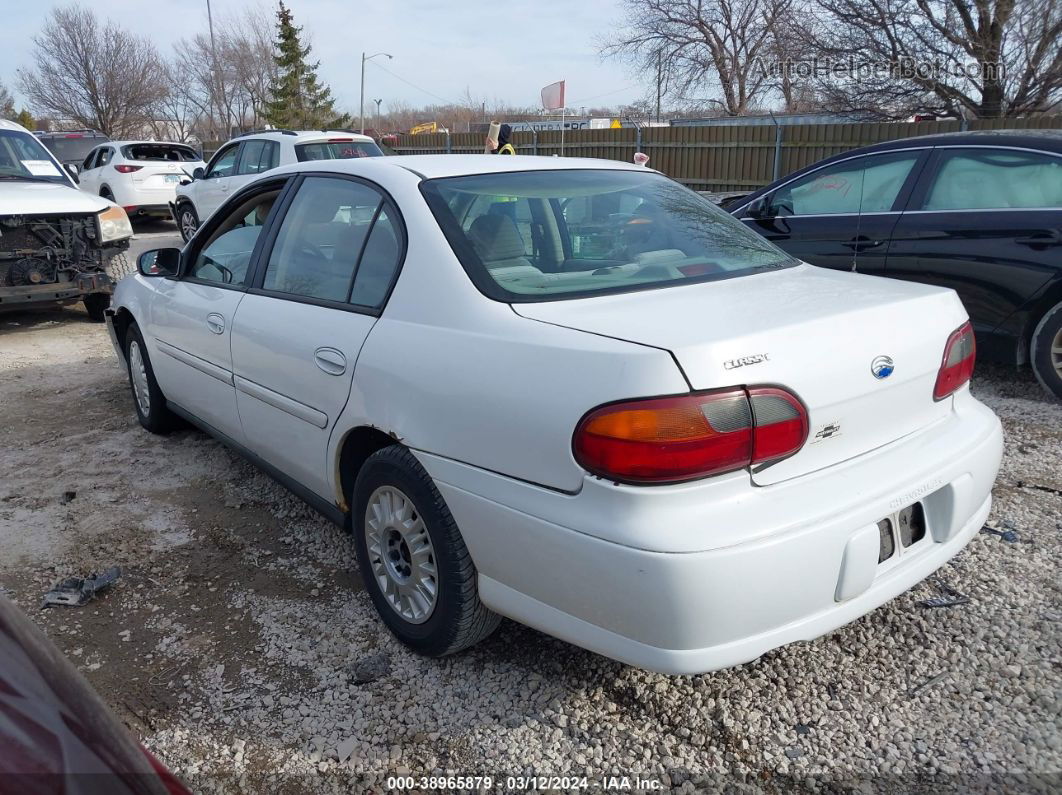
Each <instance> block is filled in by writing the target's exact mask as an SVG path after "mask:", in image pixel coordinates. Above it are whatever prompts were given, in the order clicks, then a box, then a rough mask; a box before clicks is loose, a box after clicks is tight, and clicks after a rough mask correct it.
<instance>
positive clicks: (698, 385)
mask: <svg viewBox="0 0 1062 795" xmlns="http://www.w3.org/2000/svg"><path fill="white" fill-rule="evenodd" d="M109 313H110V317H109V320H110V327H111V329H112V331H113V335H114V341H115V345H116V349H117V351H118V353H119V356H120V357H121V358H122V360H123V362H124V364H125V365H126V366H127V368H128V372H129V380H130V384H131V387H132V393H133V397H134V401H133V402H134V406H135V408H136V412H137V415H138V416H139V418H140V422H141V423H142V424H143V426H144V427H145V428H147V429H148V430H150V431H154V432H164V431H167V430H169V429H170V428H172V427H174V424H175V422H176V421H177V420H178V419H183V420H186V421H189V422H192V423H194V424H195V425H198V426H199V427H200V428H202V429H204V430H206V431H207V432H209V433H211V434H213V435H215V436H216V437H218V438H219V439H221V440H223V441H224V442H226V443H227V444H229V445H230V446H232V447H233V448H235V449H236V450H238V451H240V452H241V453H243V454H244V455H245V456H247V457H248V458H249V459H250V460H251V461H253V462H254V463H256V464H257V465H258V466H260V467H261V468H263V469H264V470H266V471H267V472H268V473H270V474H271V475H272V476H274V477H275V478H277V479H278V480H279V481H280V482H282V483H284V484H285V485H287V486H288V487H289V488H291V490H292V491H294V492H295V493H297V494H298V495H299V496H301V497H302V498H303V499H305V500H306V501H307V502H309V503H310V504H311V505H313V506H315V507H317V508H318V509H319V510H320V511H322V512H323V513H325V514H326V515H328V516H330V517H331V518H332V519H334V520H335V521H336V522H338V523H341V524H344V525H347V526H349V527H351V528H352V530H353V540H354V544H355V545H356V548H357V554H358V560H359V562H360V568H361V574H362V577H363V578H364V580H365V583H366V586H367V588H368V591H369V593H370V594H371V597H372V600H373V602H374V603H375V606H376V608H377V610H378V611H379V614H380V617H381V618H382V620H383V621H384V622H385V623H386V624H387V626H388V627H389V628H390V629H391V631H392V632H394V634H395V635H396V636H397V637H398V638H400V639H401V640H402V641H403V642H405V643H406V644H408V645H409V646H410V647H412V648H413V649H414V650H416V651H418V652H421V653H423V654H428V655H436V656H437V655H444V654H449V653H452V652H456V651H459V650H461V649H464V648H466V647H468V646H470V645H471V644H473V643H476V642H477V641H479V640H481V639H483V638H484V637H486V636H487V635H489V634H490V633H491V632H492V631H493V630H494V628H495V627H496V626H497V624H498V621H499V617H500V616H503V615H504V616H508V617H510V618H513V619H515V620H517V621H520V622H523V623H525V624H528V625H530V626H533V627H536V628H538V629H540V630H542V631H544V632H547V633H550V634H552V635H555V636H556V637H559V638H562V639H564V640H567V641H569V642H571V643H574V644H577V645H579V646H583V647H585V648H587V649H592V650H594V651H596V652H599V653H601V654H604V655H607V656H609V657H613V658H616V659H618V660H622V661H625V662H628V663H631V664H634V665H638V666H643V667H646V668H651V669H655V670H658V671H664V672H670V673H693V672H701V671H708V670H712V669H717V668H721V667H725V666H730V665H735V664H738V663H742V662H745V661H748V660H752V659H754V658H756V657H757V656H759V655H761V654H763V653H764V652H766V651H768V650H769V649H772V648H775V647H777V646H779V645H782V644H786V643H790V642H792V641H797V640H804V639H811V638H815V637H817V636H819V635H822V634H823V633H826V632H829V631H830V630H833V629H835V628H836V627H839V626H841V625H843V624H845V623H846V622H849V621H852V620H853V619H855V618H857V617H859V616H861V615H863V614H865V613H867V612H868V611H870V610H872V609H873V608H875V607H877V606H878V605H880V604H882V603H883V602H885V601H886V600H888V599H890V598H892V597H894V596H896V595H897V594H899V593H901V592H903V591H904V590H906V589H908V588H910V587H911V586H912V585H914V584H915V583H917V582H919V581H920V580H922V579H923V578H925V577H926V576H927V575H929V574H930V573H931V572H933V571H935V570H936V569H937V568H939V567H940V566H941V565H942V564H943V563H944V562H945V561H947V560H948V559H949V558H951V557H952V556H953V555H955V554H956V553H957V552H959V551H960V550H961V549H962V548H963V546H964V545H965V544H966V543H967V542H968V541H969V540H970V538H972V537H973V536H974V534H976V533H977V531H978V529H979V528H980V527H981V526H982V525H983V524H984V521H985V518H986V517H987V516H988V512H989V508H990V505H991V496H990V494H991V488H992V483H993V481H994V479H995V476H996V472H997V470H998V468H999V463H1000V456H1001V452H1002V436H1001V431H1000V424H999V421H998V419H997V418H996V416H995V415H994V414H993V413H992V412H991V411H990V410H989V409H987V408H986V407H985V406H983V405H982V404H981V403H979V402H978V401H977V400H976V399H974V397H973V396H972V395H971V394H970V390H969V387H968V382H969V380H970V377H971V374H972V371H973V364H974V343H973V334H972V332H971V330H970V325H969V323H968V321H967V317H966V313H965V312H964V310H963V307H962V304H961V303H960V302H959V300H958V298H957V297H956V296H955V294H954V293H953V292H951V291H950V290H943V289H939V288H934V287H929V286H925V285H921V284H914V283H909V282H902V281H896V280H886V279H879V278H874V277H868V276H862V275H859V274H854V273H844V272H836V271H831V270H823V269H819V268H815V267H812V266H809V265H806V264H804V263H801V262H799V261H796V260H794V259H792V258H791V257H789V256H788V255H786V254H785V253H783V252H782V251H780V250H779V249H777V248H775V247H774V246H773V245H771V244H770V243H768V242H766V241H765V240H764V239H762V238H761V237H759V236H757V235H755V234H754V233H752V232H750V231H749V230H747V229H745V228H744V227H743V226H742V225H741V223H740V222H738V221H735V220H734V219H732V218H731V217H730V216H729V215H727V214H726V213H725V212H722V211H721V210H719V209H717V208H715V207H714V206H712V205H711V204H710V203H709V202H707V201H706V200H704V199H702V198H701V197H699V196H697V195H696V194H695V193H692V192H690V191H689V190H687V189H686V188H684V187H682V186H681V185H679V184H677V183H675V182H673V181H671V180H669V179H667V178H665V177H663V176H661V175H660V174H658V173H655V172H653V171H650V170H647V169H644V168H636V167H633V166H628V165H625V164H622V163H615V162H605V161H591V160H579V159H563V160H560V159H553V158H532V157H519V156H517V157H506V158H500V157H499V158H492V157H486V156H476V155H470V156H458V155H449V156H447V155H442V156H416V157H402V158H366V159H363V160H346V161H329V162H306V163H299V164H295V165H291V166H286V167H281V168H278V169H275V170H273V171H271V172H269V173H268V174H267V175H264V176H263V177H262V178H260V179H259V180H257V181H255V182H253V183H252V184H251V185H249V186H247V187H245V188H243V189H242V190H240V191H239V192H237V193H236V194H235V195H234V196H232V197H230V198H229V199H228V201H226V202H225V204H224V205H222V206H221V207H220V208H219V210H218V211H217V212H216V213H214V214H213V215H212V216H211V218H210V219H209V221H207V222H206V223H205V224H203V226H202V227H201V228H200V229H199V230H198V232H197V233H196V235H195V236H194V238H193V239H192V240H191V242H190V243H189V244H188V245H187V246H185V248H184V249H183V250H177V249H162V250H158V251H153V252H148V253H147V254H145V255H143V256H142V258H141V260H140V263H139V274H138V275H136V276H134V277H132V278H129V279H126V280H124V281H123V282H121V283H120V284H119V285H118V288H117V291H116V294H115V296H114V304H113V307H112V308H111V309H110V310H109Z"/></svg>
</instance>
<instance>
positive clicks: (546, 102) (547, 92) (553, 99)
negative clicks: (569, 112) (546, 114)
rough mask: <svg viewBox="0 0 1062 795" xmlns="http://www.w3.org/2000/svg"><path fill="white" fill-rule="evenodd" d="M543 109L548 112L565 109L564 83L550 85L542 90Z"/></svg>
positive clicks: (561, 81) (560, 81)
mask: <svg viewBox="0 0 1062 795" xmlns="http://www.w3.org/2000/svg"><path fill="white" fill-rule="evenodd" d="M542 107H543V108H545V109H546V110H560V109H561V108H563V107H564V81H563V80H559V81H557V82H556V83H550V84H549V85H548V86H546V87H545V88H543V89H542Z"/></svg>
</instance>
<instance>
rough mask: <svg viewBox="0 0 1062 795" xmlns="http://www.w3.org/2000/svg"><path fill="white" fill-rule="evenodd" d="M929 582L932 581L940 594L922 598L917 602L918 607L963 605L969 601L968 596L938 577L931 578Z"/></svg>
mask: <svg viewBox="0 0 1062 795" xmlns="http://www.w3.org/2000/svg"><path fill="white" fill-rule="evenodd" d="M930 582H932V583H933V584H934V585H935V586H936V587H937V590H938V591H940V596H933V597H930V598H929V599H923V600H922V601H920V602H918V606H919V607H924V608H932V607H956V606H957V605H964V604H966V603H968V602H969V601H970V597H969V596H966V595H965V594H961V593H959V592H958V591H956V590H955V589H954V588H952V587H951V586H950V585H948V584H947V583H945V582H943V581H941V580H939V579H936V578H933V579H931V580H930Z"/></svg>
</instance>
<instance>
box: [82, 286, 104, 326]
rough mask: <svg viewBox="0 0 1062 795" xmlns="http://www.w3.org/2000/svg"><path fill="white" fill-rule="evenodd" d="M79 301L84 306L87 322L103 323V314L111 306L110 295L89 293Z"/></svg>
mask: <svg viewBox="0 0 1062 795" xmlns="http://www.w3.org/2000/svg"><path fill="white" fill-rule="evenodd" d="M81 301H82V303H84V304H85V311H86V312H88V316H89V320H91V321H92V322H93V323H102V322H103V321H104V314H103V312H104V310H106V309H107V307H109V306H110V305H111V295H110V293H89V294H88V295H86V296H85V297H84V298H83V299H81Z"/></svg>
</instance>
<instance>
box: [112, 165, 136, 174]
mask: <svg viewBox="0 0 1062 795" xmlns="http://www.w3.org/2000/svg"><path fill="white" fill-rule="evenodd" d="M142 168H143V166H126V165H121V166H115V167H114V170H115V171H117V172H118V173H119V174H132V173H133V172H134V171H139V170H140V169H142Z"/></svg>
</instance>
